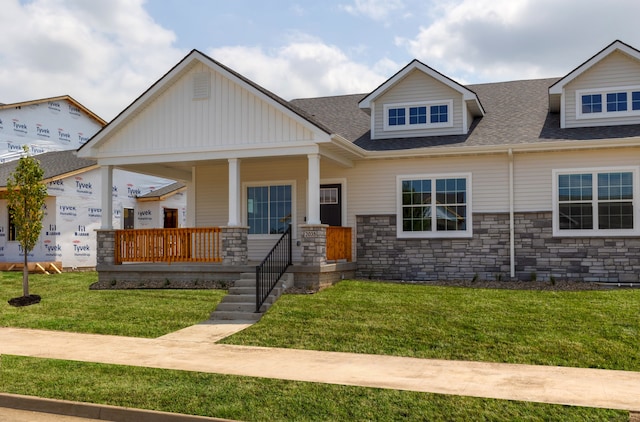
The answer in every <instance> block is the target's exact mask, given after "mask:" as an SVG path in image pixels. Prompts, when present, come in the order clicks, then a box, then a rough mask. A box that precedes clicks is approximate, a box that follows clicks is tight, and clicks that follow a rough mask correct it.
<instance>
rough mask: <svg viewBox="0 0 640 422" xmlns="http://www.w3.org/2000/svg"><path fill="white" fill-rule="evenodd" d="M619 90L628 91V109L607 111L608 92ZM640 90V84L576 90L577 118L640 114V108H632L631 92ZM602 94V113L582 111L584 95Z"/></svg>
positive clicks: (613, 92) (612, 92) (614, 92)
mask: <svg viewBox="0 0 640 422" xmlns="http://www.w3.org/2000/svg"><path fill="white" fill-rule="evenodd" d="M619 92H626V93H627V110H626V111H607V94H616V93H619ZM632 92H640V85H632V86H617V87H611V88H609V87H607V88H591V89H580V90H577V91H576V119H602V118H616V117H627V116H640V110H632V109H631V107H632V100H631V97H632V95H631V93H632ZM593 94H600V95H602V111H601V112H600V113H583V112H582V96H583V95H593Z"/></svg>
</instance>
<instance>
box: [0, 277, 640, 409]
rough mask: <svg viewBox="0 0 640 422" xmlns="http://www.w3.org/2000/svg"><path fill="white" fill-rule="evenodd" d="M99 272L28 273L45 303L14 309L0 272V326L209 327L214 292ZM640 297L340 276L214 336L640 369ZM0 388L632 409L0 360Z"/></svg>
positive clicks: (221, 403) (120, 331)
mask: <svg viewBox="0 0 640 422" xmlns="http://www.w3.org/2000/svg"><path fill="white" fill-rule="evenodd" d="M96 277H97V276H96V274H95V273H65V274H62V275H55V276H53V275H52V276H42V275H32V276H31V277H30V280H31V293H33V294H38V295H40V296H42V302H41V303H39V304H37V305H33V306H29V307H25V308H14V307H11V306H9V305H8V303H7V302H6V301H7V300H9V299H10V298H12V297H16V296H20V295H21V294H22V290H21V274H20V273H0V326H11V327H27V328H41V329H53V330H64V331H75V332H86V333H100V334H113V335H126V336H139V337H157V336H160V335H163V334H166V333H168V332H171V331H175V330H177V329H180V328H183V327H186V326H189V325H192V324H195V323H197V322H200V321H202V320H204V319H207V318H208V316H209V313H210V312H211V311H212V310H213V309H214V308H215V306H216V305H217V303H218V302H219V301H220V299H221V298H222V296H223V295H224V293H225V292H224V291H214V290H193V291H180V290H128V291H91V290H89V289H88V287H89V285H90V284H91V283H92V282H94V281H95V280H96ZM638 309H640V290H612V291H579V292H559V291H507V290H488V289H466V288H453V287H436V286H420V285H400V284H390V283H376V282H358V281H343V282H341V283H339V284H338V285H336V286H333V287H331V288H329V289H326V290H324V291H323V292H321V293H318V294H315V295H285V296H283V297H282V298H280V300H279V301H278V302H277V303H276V305H275V306H274V307H272V308H271V309H270V311H269V312H268V313H267V314H266V315H265V316H264V317H263V319H262V320H261V321H260V322H259V323H258V324H256V325H254V326H252V327H250V328H248V329H246V330H244V331H243V332H240V333H238V334H236V335H234V336H232V337H230V338H228V339H226V340H225V341H224V342H226V343H230V344H251V345H260V346H277V347H290V348H302V349H315V350H332V351H345V352H356V353H375V354H388V355H399V356H415V357H424V358H442V359H468V360H476V361H494V362H517V363H533V364H545V365H567V366H578V367H597V368H609V369H624V370H635V371H638V370H640V363H639V362H638V359H639V356H638V353H637V339H638V338H640V318H638V316H637V315H638V314H637V312H638ZM0 391H5V392H10V393H15V394H26V395H37V396H41V397H51V398H59V399H65V400H79V401H88V402H94V403H104V404H111V405H116V406H130V407H137V408H146V409H154V410H162V411H167V412H178V413H186V414H196V415H206V416H216V417H222V418H230V419H239V420H249V421H254V420H255V421H260V420H301V421H303V420H322V421H324V420H384V421H387V420H447V421H457V420H459V421H466V420H484V421H500V420H519V421H529V420H531V421H538V420H564V421H573V420H576V421H584V420H586V421H588V420H593V421H601V420H612V421H623V420H628V417H629V414H628V412H619V411H611V410H604V409H590V408H579V407H567V406H558V405H546V404H537V403H525V402H514V401H506V400H492V399H480V398H470V397H460V396H449V395H438V394H426V393H415V392H407V391H394V390H383V389H373V388H363V387H349V386H336V385H326V384H315V383H304V382H293V381H283V380H273V379H258V378H248V377H237V376H227V375H216V374H203V373H195V372H184V371H168V370H160V369H151V368H138V367H126V366H117V365H102V364H92V363H80V362H69V361H58V360H50V359H36V358H27V357H17V356H1V357H0Z"/></svg>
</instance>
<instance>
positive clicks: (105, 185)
mask: <svg viewBox="0 0 640 422" xmlns="http://www.w3.org/2000/svg"><path fill="white" fill-rule="evenodd" d="M100 176H101V185H102V186H101V188H102V192H101V198H100V200H101V202H102V227H100V228H101V229H102V230H112V229H113V166H101V167H100Z"/></svg>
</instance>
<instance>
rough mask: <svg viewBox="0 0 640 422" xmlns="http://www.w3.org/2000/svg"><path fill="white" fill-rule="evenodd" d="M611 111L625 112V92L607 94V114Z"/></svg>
mask: <svg viewBox="0 0 640 422" xmlns="http://www.w3.org/2000/svg"><path fill="white" fill-rule="evenodd" d="M611 111H627V93H626V92H614V93H612V94H607V112H611Z"/></svg>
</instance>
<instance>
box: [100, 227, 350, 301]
mask: <svg viewBox="0 0 640 422" xmlns="http://www.w3.org/2000/svg"><path fill="white" fill-rule="evenodd" d="M247 233H248V227H244V228H243V227H222V228H218V227H208V228H184V229H149V230H146V229H142V230H100V231H99V232H98V251H99V252H98V253H99V255H98V265H97V266H96V270H97V271H98V282H97V283H95V284H94V285H93V286H92V288H94V289H141V288H181V289H184V288H196V289H201V288H226V287H228V286H229V285H231V284H232V283H233V282H234V281H235V280H238V279H239V278H241V274H243V273H255V272H256V265H258V264H259V263H258V262H249V260H248V259H247V256H248V255H247ZM300 242H301V246H300V248H301V250H302V262H295V261H294V262H293V266H292V267H290V268H289V269H288V271H287V272H288V273H293V274H294V280H295V287H297V288H301V289H306V290H320V289H322V288H324V287H326V286H328V285H331V284H333V283H335V282H337V281H339V280H341V279H344V278H351V277H353V276H354V275H355V270H356V265H355V263H353V262H351V259H352V230H351V228H350V227H328V226H324V225H319V226H317V225H316V226H301V234H300Z"/></svg>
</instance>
